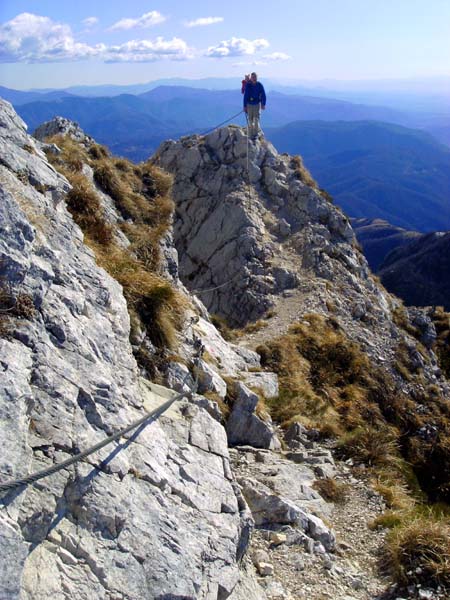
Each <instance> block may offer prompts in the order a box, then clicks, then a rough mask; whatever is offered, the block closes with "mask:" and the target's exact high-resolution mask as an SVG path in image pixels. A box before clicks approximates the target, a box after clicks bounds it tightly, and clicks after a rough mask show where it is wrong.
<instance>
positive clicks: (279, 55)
mask: <svg viewBox="0 0 450 600" xmlns="http://www.w3.org/2000/svg"><path fill="white" fill-rule="evenodd" d="M291 58H292V57H291V56H289V54H285V53H284V52H272V53H271V54H264V55H263V59H264V60H266V61H268V62H278V61H280V60H290V59H291Z"/></svg>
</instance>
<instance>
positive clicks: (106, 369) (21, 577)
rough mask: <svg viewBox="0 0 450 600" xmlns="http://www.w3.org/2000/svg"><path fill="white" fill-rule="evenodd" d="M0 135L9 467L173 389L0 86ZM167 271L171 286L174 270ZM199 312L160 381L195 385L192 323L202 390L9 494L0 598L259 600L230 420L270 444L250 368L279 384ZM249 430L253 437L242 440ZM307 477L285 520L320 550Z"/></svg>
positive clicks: (266, 382) (95, 434)
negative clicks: (228, 414) (137, 340)
mask: <svg viewBox="0 0 450 600" xmlns="http://www.w3.org/2000/svg"><path fill="white" fill-rule="evenodd" d="M66 127H68V128H69V131H65V128H66ZM55 132H56V133H69V134H71V135H72V134H74V137H75V139H78V141H80V142H81V143H83V144H84V143H86V144H90V143H91V140H90V139H89V138H83V135H82V133H80V131H79V129H77V128H76V126H75V125H74V124H71V123H70V122H69V123H67V122H63V121H62V120H60V122H58V123H57V127H56V129H55V128H54V127H53V128H51V133H52V134H54V133H55ZM0 136H1V141H0V159H1V164H0V183H1V192H0V193H1V200H2V201H1V205H0V210H1V213H2V214H1V225H0V231H1V239H0V275H1V277H2V282H4V285H3V287H2V318H3V315H5V314H6V313H7V311H9V310H10V308H6V309H5V308H3V307H4V306H5V302H8V303H9V304H10V305H12V308H13V309H14V310H13V312H11V315H12V317H11V318H10V317H9V316H7V317H6V321H5V329H4V330H2V336H1V337H0V364H1V367H2V371H1V373H2V377H1V383H0V389H1V404H0V426H1V439H2V441H4V442H3V448H4V451H3V454H2V459H1V464H0V473H1V481H6V480H11V479H14V478H16V477H20V476H22V475H25V474H28V473H31V472H35V471H37V470H40V469H42V468H45V467H48V466H51V465H53V464H55V463H59V462H61V461H63V460H64V459H65V458H67V457H69V456H72V455H74V454H77V453H78V452H80V451H82V450H84V449H85V448H87V447H90V446H91V445H93V444H94V443H96V442H98V441H99V440H101V439H104V437H105V436H106V435H109V434H111V433H113V432H115V431H117V430H119V429H121V428H123V427H124V426H125V425H127V424H128V423H130V422H131V421H133V420H135V419H136V418H137V417H140V416H142V414H143V410H145V409H147V410H148V409H151V408H153V407H155V406H156V405H157V404H158V403H161V399H163V398H164V397H167V395H168V394H169V395H170V393H172V392H170V390H169V389H168V388H162V387H161V386H159V387H158V386H155V385H154V384H152V383H151V382H149V381H147V380H146V379H145V378H143V377H142V376H141V374H140V373H139V370H138V368H137V365H136V362H135V360H134V357H133V354H132V348H131V344H130V341H129V333H130V322H129V315H128V311H127V307H126V302H125V299H124V297H123V294H122V290H121V287H120V285H119V284H118V283H117V282H116V281H115V280H114V279H112V278H111V277H110V276H109V275H108V274H107V273H106V272H105V271H104V270H103V269H101V268H100V267H98V266H97V264H96V262H95V256H94V254H93V252H92V251H91V250H90V249H89V248H88V247H87V246H86V245H85V244H84V242H83V234H82V232H81V230H80V229H79V227H78V226H77V225H76V224H75V223H74V221H73V219H72V217H71V215H70V214H69V212H68V211H67V208H66V205H65V198H66V194H67V192H68V191H69V189H70V184H69V183H68V181H67V180H66V179H65V178H64V177H63V176H61V175H59V174H58V173H57V172H56V171H55V170H54V168H53V167H52V166H51V165H50V164H49V163H48V161H47V159H46V157H45V154H44V152H43V149H46V150H51V151H53V152H58V148H57V147H52V148H51V149H49V148H48V147H47V146H46V145H45V143H43V142H39V141H37V140H35V139H34V138H32V137H31V136H29V135H28V134H27V133H26V126H25V124H24V123H23V122H22V121H21V119H20V118H18V117H17V115H16V114H15V113H14V111H13V110H12V108H11V106H10V105H9V104H8V103H6V102H3V101H2V102H1V104H0ZM83 171H84V172H85V173H86V174H87V175H89V169H88V168H87V167H86V166H84V167H83ZM97 191H98V192H99V194H100V190H97ZM101 197H102V199H103V202H104V210H105V214H109V216H110V220H111V221H114V220H119V219H120V217H119V216H118V214H114V207H113V202H112V200H111V198H106V197H104V196H101ZM169 239H170V238H169ZM123 243H124V244H125V245H126V239H123ZM168 248H169V251H170V242H169V243H168ZM171 256H172V260H174V255H173V252H171ZM166 265H167V263H166ZM170 278H171V280H172V281H173V282H174V283H175V284H176V285H179V283H178V281H177V276H176V272H175V273H174V272H173V269H172V272H171V273H170ZM21 306H25V307H26V308H27V310H24V309H22V310H21V311H20V310H19V308H20V307H21ZM193 314H194V315H195V319H194V321H195V322H193V323H192V325H190V326H187V328H186V330H185V332H184V334H183V337H182V339H181V346H180V355H181V356H184V359H185V360H184V362H183V361H177V360H176V359H172V360H170V361H169V362H168V368H167V372H166V385H168V386H169V387H170V388H172V389H175V390H177V389H183V387H184V389H186V385H189V383H192V382H193V377H195V372H190V371H189V368H188V367H186V365H185V362H187V363H188V364H189V358H190V357H192V354H193V352H194V349H193V346H194V342H195V339H196V338H200V339H201V340H202V341H203V343H204V345H205V347H206V350H207V353H208V354H209V356H210V357H211V358H210V360H209V361H208V362H207V361H206V360H205V361H202V362H201V363H200V364H199V366H198V370H199V373H198V376H199V382H200V387H199V392H200V393H199V394H196V395H194V397H193V398H192V399H191V400H190V401H188V400H184V401H181V402H178V403H177V404H176V405H174V407H173V408H172V409H171V410H170V411H168V413H166V414H165V415H164V416H163V417H161V418H160V419H159V420H158V421H155V422H152V423H150V424H149V425H147V426H146V427H145V428H142V430H140V432H139V435H137V436H135V435H133V434H128V435H127V436H126V437H125V438H124V439H123V441H120V442H116V443H114V444H113V445H111V446H109V447H107V448H106V449H104V450H102V451H101V452H100V453H99V454H97V455H93V456H92V457H90V458H89V459H87V460H85V461H83V462H79V463H77V465H76V466H75V467H71V468H69V469H66V470H63V471H61V472H59V473H58V474H57V475H54V476H52V477H49V478H46V479H43V480H41V481H40V482H39V483H38V484H35V485H32V486H28V487H26V488H19V489H18V490H17V491H13V492H10V493H7V494H3V496H2V498H1V506H0V538H1V544H0V545H1V548H2V570H1V577H0V591H1V593H0V596H1V597H2V598H3V597H5V598H8V599H16V598H17V599H19V598H20V599H21V600H27V599H30V600H31V598H33V600H38V599H40V598H42V599H43V598H48V596H49V595H52V596H54V597H55V598H58V599H61V600H63V599H67V598H69V597H76V598H80V599H86V600H87V599H90V598H92V597H96V598H105V599H109V600H113V599H117V598H121V599H122V600H126V599H130V600H131V599H133V600H136V599H139V598H155V599H159V600H163V599H164V600H168V599H169V598H175V597H180V598H181V597H182V598H185V599H192V600H194V599H202V598H205V599H206V598H208V599H218V600H219V599H220V600H222V599H223V600H224V599H225V598H227V597H232V598H233V600H243V599H244V598H246V600H263V599H264V598H266V597H267V594H266V593H265V592H264V590H263V589H262V588H261V586H260V585H259V584H258V582H257V580H256V579H255V574H254V569H253V567H252V566H251V565H246V564H245V561H244V563H241V562H240V561H241V558H242V556H243V555H244V554H245V552H246V549H247V545H248V541H249V534H250V531H251V529H252V528H253V526H254V518H253V517H252V514H251V511H250V509H249V507H248V504H247V502H246V500H245V494H243V493H242V491H241V488H240V487H239V485H238V483H237V481H236V478H235V476H234V474H233V471H232V469H231V464H230V457H229V451H228V447H227V446H228V441H227V433H228V439H232V436H233V435H236V436H238V437H239V436H241V437H239V440H240V443H247V444H248V443H253V444H255V445H256V446H257V445H262V446H263V447H266V448H279V441H278V439H277V436H276V433H275V431H274V429H273V426H272V425H271V423H270V419H269V418H268V417H267V416H266V417H264V418H261V417H260V416H258V414H257V413H256V403H257V397H256V396H255V394H254V393H253V392H252V391H251V390H250V389H249V388H248V387H247V386H246V385H245V383H243V382H244V381H245V382H247V383H248V385H250V386H252V385H254V381H255V379H257V380H258V386H257V387H259V388H261V387H265V388H266V390H272V393H274V394H275V393H276V390H277V387H276V386H277V382H276V377H275V376H274V375H273V374H270V373H253V372H252V370H255V369H256V370H258V369H259V357H258V355H257V354H256V353H254V352H252V351H250V350H248V349H246V348H244V347H239V346H235V345H233V344H229V343H228V342H226V341H225V340H223V338H222V337H221V335H220V334H219V333H218V331H217V330H216V329H215V327H214V326H213V325H212V324H211V323H210V322H209V319H208V315H207V312H206V310H205V309H204V307H202V305H201V303H199V302H198V301H196V300H195V299H193V309H192V311H191V312H190V313H189V314H188V317H190V316H192V315H193ZM2 324H3V321H2ZM227 376H233V377H234V378H235V379H236V380H241V381H240V382H239V384H238V385H239V394H238V398H237V401H236V402H235V405H234V407H233V411H234V412H235V417H236V418H235V421H236V423H237V424H239V423H242V419H246V421H245V422H246V423H247V427H246V428H244V431H241V432H240V433H239V432H238V431H237V430H236V429H235V428H234V427H232V426H231V425H230V424H229V425H228V430H227V432H225V429H224V428H223V426H222V424H221V423H220V420H221V417H220V413H219V412H218V410H217V406H216V404H215V403H213V402H211V401H209V400H208V399H207V398H206V397H204V396H202V395H201V394H202V393H206V392H207V391H213V392H215V393H216V394H218V396H219V397H223V396H224V395H225V390H226V383H225V380H224V379H223V377H227ZM186 391H189V390H188V389H186ZM267 393H268V394H269V393H270V392H267ZM241 429H242V428H241ZM245 430H248V431H249V432H253V433H252V435H251V436H250V435H247V437H243V436H244V433H245ZM261 438H264V440H265V441H263V443H261ZM235 443H237V439H236V440H235ZM312 481H313V472H311V476H310V477H309V478H307V481H305V482H304V483H303V484H302V485H303V488H304V489H305V493H304V497H300V496H299V497H297V498H296V499H294V500H295V501H294V500H289V502H291V504H292V505H293V508H292V512H293V515H294V518H293V520H292V527H293V528H294V529H295V530H297V531H298V532H299V535H301V536H303V537H302V539H305V540H306V541H307V540H310V541H309V542H308V543H310V544H313V545H314V543H315V542H318V543H320V544H322V542H320V540H325V539H326V540H327V542H326V544H325V546H327V547H326V551H331V550H332V549H333V544H334V536H333V534H332V532H331V531H330V530H329V529H328V528H327V527H326V526H325V525H324V524H323V522H322V521H321V520H320V519H319V518H318V517H317V516H316V514H315V513H317V512H320V507H323V508H325V503H324V502H323V501H322V500H321V499H320V496H318V495H317V494H316V493H315V492H314V493H313V492H312V490H311V491H310V493H308V492H307V489H306V488H307V487H309V486H310V484H311V483H312ZM242 487H243V489H244V487H245V486H244V485H243V486H242ZM262 493H263V494H264V493H265V489H262ZM310 496H311V497H313V499H314V507H312V504H311V497H310ZM249 498H250V495H249ZM303 500H305V502H303ZM273 518H274V517H273V515H271V511H270V510H269V512H268V519H269V522H270V520H271V519H273ZM322 546H323V547H325V546H324V545H323V544H322ZM269 596H270V594H269Z"/></svg>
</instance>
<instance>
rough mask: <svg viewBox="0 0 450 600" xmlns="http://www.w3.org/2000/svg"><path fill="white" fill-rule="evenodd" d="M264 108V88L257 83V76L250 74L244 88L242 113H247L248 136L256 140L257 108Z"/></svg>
mask: <svg viewBox="0 0 450 600" xmlns="http://www.w3.org/2000/svg"><path fill="white" fill-rule="evenodd" d="M260 106H261V110H264V109H265V108H266V92H265V91H264V86H263V85H262V83H260V82H259V81H258V75H257V74H256V73H252V74H251V75H250V81H248V82H247V85H246V86H245V93H244V112H246V113H247V118H248V127H249V135H250V137H251V138H252V139H253V140H256V138H257V137H258V133H259V107H260Z"/></svg>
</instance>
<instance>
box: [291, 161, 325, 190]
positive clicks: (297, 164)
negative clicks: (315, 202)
mask: <svg viewBox="0 0 450 600" xmlns="http://www.w3.org/2000/svg"><path fill="white" fill-rule="evenodd" d="M290 166H291V168H293V169H294V171H295V174H296V176H297V177H298V179H300V181H301V182H302V183H304V184H305V185H309V186H311V187H313V188H316V189H317V187H318V186H317V182H316V181H315V179H314V178H313V177H312V175H311V173H310V172H309V171H308V169H307V168H306V167H305V165H304V164H303V159H302V157H301V156H298V155H296V156H293V157H292V158H291V165H290Z"/></svg>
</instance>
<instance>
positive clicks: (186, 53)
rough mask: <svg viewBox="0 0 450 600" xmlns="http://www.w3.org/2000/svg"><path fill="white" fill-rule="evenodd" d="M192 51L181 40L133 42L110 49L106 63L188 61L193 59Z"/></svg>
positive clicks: (158, 39)
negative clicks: (165, 60)
mask: <svg viewBox="0 0 450 600" xmlns="http://www.w3.org/2000/svg"><path fill="white" fill-rule="evenodd" d="M192 56H193V52H192V49H191V48H189V46H188V45H187V44H186V42H185V41H184V40H182V39H180V38H176V37H174V38H172V39H171V40H165V39H164V38H162V37H157V38H156V40H154V41H152V40H131V41H129V42H125V43H124V44H120V45H118V46H111V47H110V48H108V51H107V56H106V62H109V63H111V62H155V61H157V60H162V59H168V60H187V59H189V58H192Z"/></svg>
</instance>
